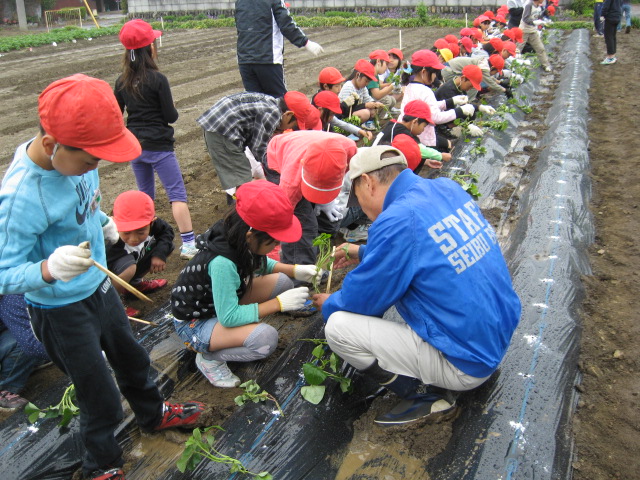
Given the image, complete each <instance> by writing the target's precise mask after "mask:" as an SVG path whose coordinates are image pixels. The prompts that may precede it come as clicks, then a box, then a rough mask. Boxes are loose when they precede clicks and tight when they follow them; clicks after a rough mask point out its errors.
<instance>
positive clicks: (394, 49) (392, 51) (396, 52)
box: [387, 48, 404, 60]
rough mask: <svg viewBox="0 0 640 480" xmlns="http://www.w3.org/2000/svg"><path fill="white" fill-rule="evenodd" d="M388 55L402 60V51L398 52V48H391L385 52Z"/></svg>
mask: <svg viewBox="0 0 640 480" xmlns="http://www.w3.org/2000/svg"><path fill="white" fill-rule="evenodd" d="M387 53H388V54H389V55H391V54H393V55H395V56H396V57H398V58H399V59H400V60H404V54H403V53H402V50H400V49H399V48H392V49H391V50H389V51H388V52H387Z"/></svg>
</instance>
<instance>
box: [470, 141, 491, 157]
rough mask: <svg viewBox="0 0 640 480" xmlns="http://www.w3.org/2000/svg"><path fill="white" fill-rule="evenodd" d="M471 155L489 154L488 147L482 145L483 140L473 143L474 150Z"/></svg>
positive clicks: (472, 149)
mask: <svg viewBox="0 0 640 480" xmlns="http://www.w3.org/2000/svg"><path fill="white" fill-rule="evenodd" d="M469 153H470V154H471V155H484V154H485V153H487V147H485V146H483V145H482V138H476V139H475V140H474V142H473V148H471V150H469Z"/></svg>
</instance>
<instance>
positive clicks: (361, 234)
mask: <svg viewBox="0 0 640 480" xmlns="http://www.w3.org/2000/svg"><path fill="white" fill-rule="evenodd" d="M370 226H371V224H370V223H366V224H364V225H358V226H357V227H356V228H355V229H354V230H349V229H347V228H341V229H340V233H341V234H342V236H343V237H344V239H345V240H346V241H347V242H351V243H354V242H364V241H366V240H367V238H369V227H370Z"/></svg>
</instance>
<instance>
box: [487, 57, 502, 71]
mask: <svg viewBox="0 0 640 480" xmlns="http://www.w3.org/2000/svg"><path fill="white" fill-rule="evenodd" d="M489 65H491V67H492V68H495V69H496V70H498V73H499V74H500V75H502V69H503V68H504V58H502V55H498V54H496V53H494V54H493V55H491V56H490V57H489Z"/></svg>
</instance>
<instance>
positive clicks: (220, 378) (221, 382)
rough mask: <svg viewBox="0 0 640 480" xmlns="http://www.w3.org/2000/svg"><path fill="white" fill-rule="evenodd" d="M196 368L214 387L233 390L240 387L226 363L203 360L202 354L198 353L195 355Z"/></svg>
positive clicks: (237, 379)
mask: <svg viewBox="0 0 640 480" xmlns="http://www.w3.org/2000/svg"><path fill="white" fill-rule="evenodd" d="M196 367H198V370H200V371H201V372H202V374H203V375H204V376H205V377H207V380H209V382H211V385H213V386H214V387H220V388H233V387H237V386H238V385H240V379H239V378H238V377H236V376H235V375H234V374H233V372H231V370H229V367H228V366H227V362H220V361H217V360H205V359H204V357H203V356H202V354H201V353H198V354H197V355H196Z"/></svg>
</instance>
